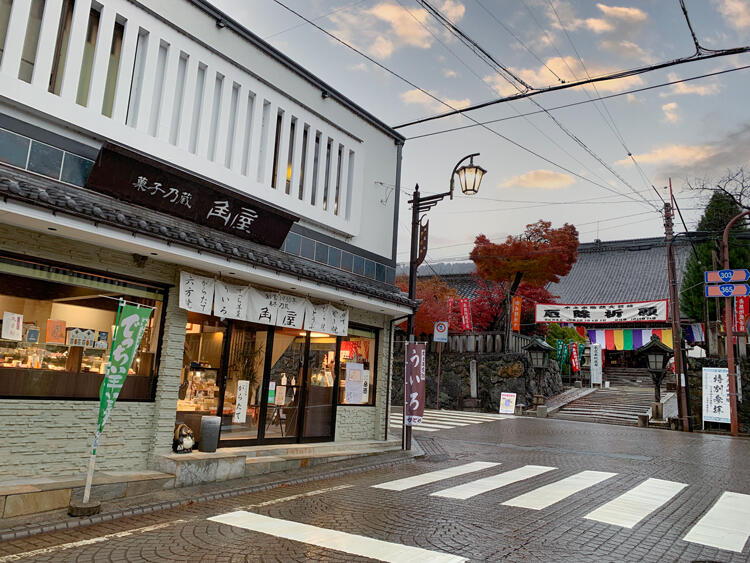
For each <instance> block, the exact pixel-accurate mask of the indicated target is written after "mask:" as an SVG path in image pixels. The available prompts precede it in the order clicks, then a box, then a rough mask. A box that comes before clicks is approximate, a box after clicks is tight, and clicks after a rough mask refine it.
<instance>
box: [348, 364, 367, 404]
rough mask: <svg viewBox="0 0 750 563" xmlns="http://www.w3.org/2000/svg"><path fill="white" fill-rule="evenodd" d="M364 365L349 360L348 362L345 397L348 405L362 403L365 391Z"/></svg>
mask: <svg viewBox="0 0 750 563" xmlns="http://www.w3.org/2000/svg"><path fill="white" fill-rule="evenodd" d="M364 371H365V370H364V365H362V364H355V363H353V362H349V363H347V364H346V384H345V386H344V388H345V391H344V393H345V397H346V404H347V405H359V404H361V403H362V395H363V393H364V385H363V382H364Z"/></svg>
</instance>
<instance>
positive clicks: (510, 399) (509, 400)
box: [500, 393, 516, 414]
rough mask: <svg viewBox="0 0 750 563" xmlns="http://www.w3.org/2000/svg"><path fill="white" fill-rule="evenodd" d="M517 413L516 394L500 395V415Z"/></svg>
mask: <svg viewBox="0 0 750 563" xmlns="http://www.w3.org/2000/svg"><path fill="white" fill-rule="evenodd" d="M514 412H516V394H515V393H500V414H513V413H514Z"/></svg>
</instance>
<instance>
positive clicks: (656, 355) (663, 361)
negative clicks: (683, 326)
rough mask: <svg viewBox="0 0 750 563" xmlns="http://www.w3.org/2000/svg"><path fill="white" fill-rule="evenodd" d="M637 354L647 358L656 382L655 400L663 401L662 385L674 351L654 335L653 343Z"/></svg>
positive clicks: (642, 347) (649, 368) (641, 348)
mask: <svg viewBox="0 0 750 563" xmlns="http://www.w3.org/2000/svg"><path fill="white" fill-rule="evenodd" d="M636 353H637V354H639V355H641V356H646V360H647V361H648V371H649V373H650V374H651V381H653V382H654V400H655V401H656V402H657V403H658V402H660V401H661V383H662V381H664V376H665V375H666V370H667V363H668V362H669V358H670V357H671V356H672V349H671V348H670V347H669V346H667V345H665V344H663V343H662V341H661V340H660V339H659V337H658V336H656V335H653V336H652V337H651V341H650V342H648V343H647V344H644V345H643V346H641V347H640V348H638V350H636Z"/></svg>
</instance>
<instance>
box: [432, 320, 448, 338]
mask: <svg viewBox="0 0 750 563" xmlns="http://www.w3.org/2000/svg"><path fill="white" fill-rule="evenodd" d="M432 340H433V341H434V342H448V322H447V321H438V322H436V323H435V330H434V332H433V334H432Z"/></svg>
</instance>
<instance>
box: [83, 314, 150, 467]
mask: <svg viewBox="0 0 750 563" xmlns="http://www.w3.org/2000/svg"><path fill="white" fill-rule="evenodd" d="M152 311H153V309H152V308H151V307H146V306H143V305H141V306H138V305H134V304H130V303H125V302H122V301H121V302H120V307H119V308H118V311H117V322H116V324H115V332H114V335H113V336H112V350H111V351H110V353H109V367H107V373H106V375H105V376H104V381H102V386H101V387H100V388H99V420H98V423H97V425H96V434H95V435H94V446H93V451H92V454H94V455H96V447H97V446H98V445H99V436H100V435H101V433H102V429H103V428H104V425H105V424H107V420H109V415H110V413H111V412H112V407H114V405H115V401H117V397H118V396H119V394H120V390H121V389H122V386H123V385H124V384H125V378H126V377H127V376H128V370H129V369H130V366H131V365H132V363H133V358H134V357H135V353H136V351H137V350H138V346H139V345H140V343H141V338H143V333H144V331H145V330H146V326H147V325H148V320H149V318H150V317H151V312H152Z"/></svg>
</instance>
